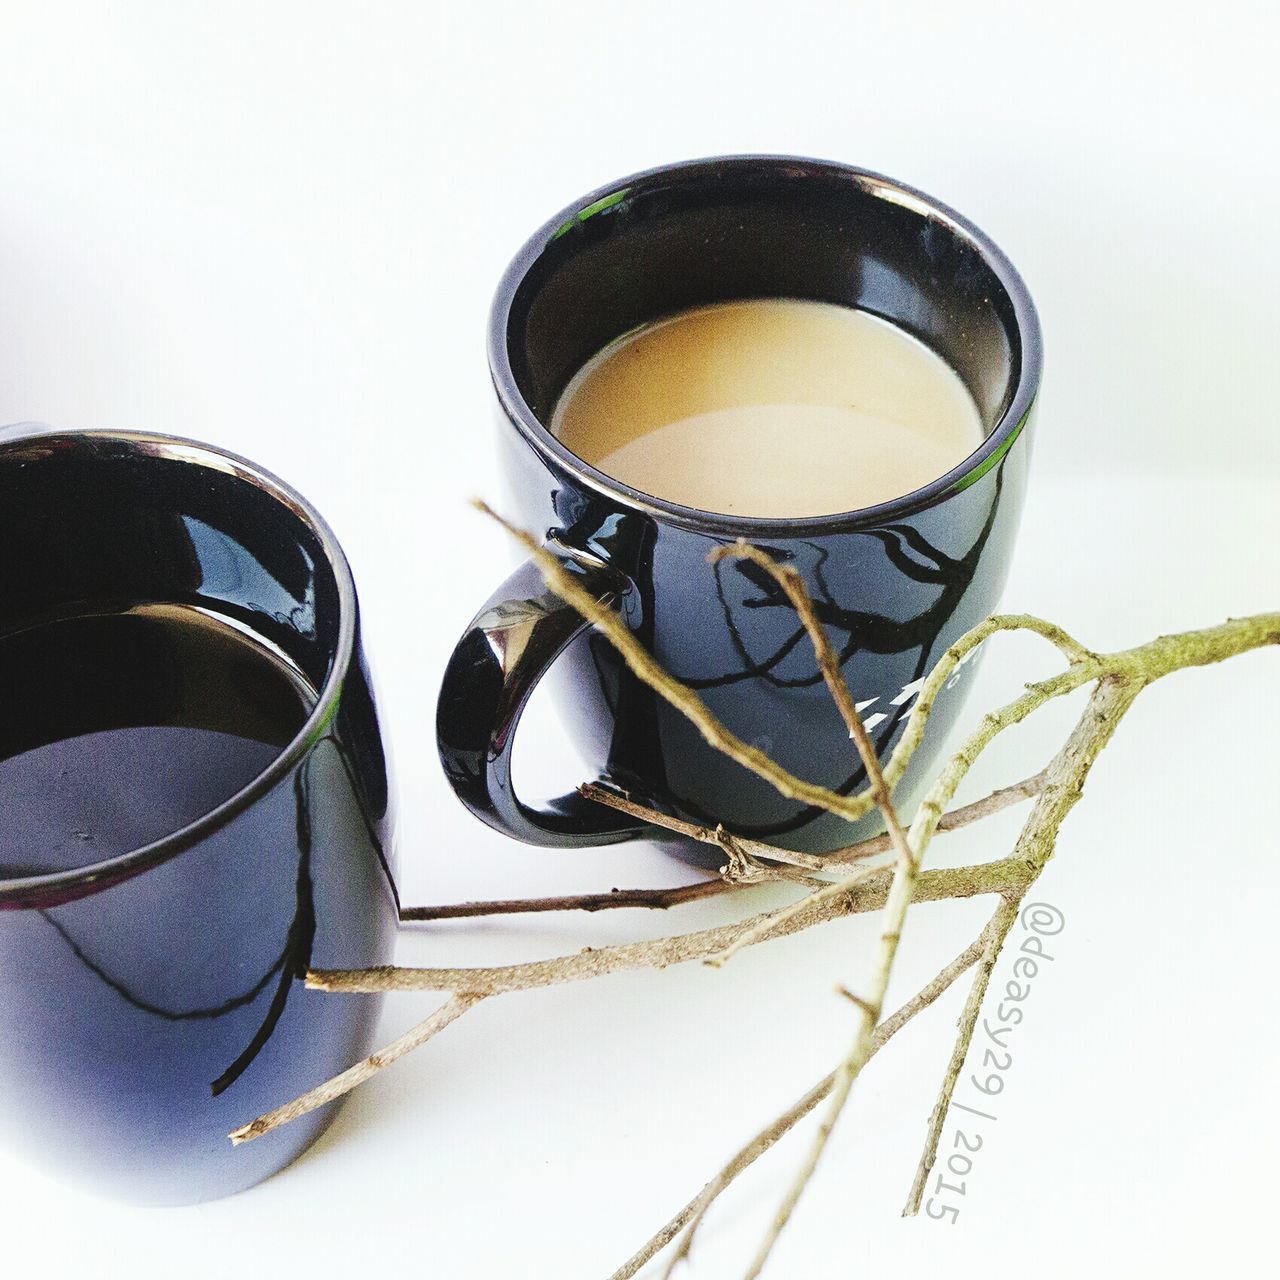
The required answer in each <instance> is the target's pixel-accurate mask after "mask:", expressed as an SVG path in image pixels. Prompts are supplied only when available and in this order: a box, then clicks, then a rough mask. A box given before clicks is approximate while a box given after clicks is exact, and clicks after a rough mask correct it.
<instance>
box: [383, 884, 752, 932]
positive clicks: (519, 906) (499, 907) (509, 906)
mask: <svg viewBox="0 0 1280 1280" xmlns="http://www.w3.org/2000/svg"><path fill="white" fill-rule="evenodd" d="M753 883H756V884H763V883H765V882H764V881H763V880H759V881H755V882H753ZM749 887H750V886H749V885H740V884H737V883H735V882H734V881H732V880H726V879H724V877H722V876H717V877H716V878H715V879H714V880H695V881H694V882H693V883H692V884H677V885H672V886H671V887H670V888H668V889H610V890H609V892H608V893H575V894H569V895H567V896H565V897H562V898H499V899H496V900H495V901H493V902H447V903H444V904H443V905H441V906H438V907H405V908H404V909H403V910H402V911H401V912H400V920H401V922H402V923H405V924H409V923H417V922H419V921H425V920H464V919H469V918H473V917H475V916H507V915H533V914H535V913H537V912H540V911H607V910H609V909H610V908H619V907H650V908H653V909H655V910H658V911H665V910H666V909H667V908H668V907H676V906H679V905H680V904H681V903H684V902H696V901H698V899H700V898H711V897H714V896H715V895H716V894H719V893H724V892H725V891H726V890H728V889H742V888H749Z"/></svg>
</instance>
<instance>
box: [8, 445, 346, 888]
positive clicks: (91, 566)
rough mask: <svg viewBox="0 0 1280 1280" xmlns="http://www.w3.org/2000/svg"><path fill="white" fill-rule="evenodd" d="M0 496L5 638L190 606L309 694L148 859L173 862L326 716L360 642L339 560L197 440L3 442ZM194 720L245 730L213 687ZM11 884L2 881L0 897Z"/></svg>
mask: <svg viewBox="0 0 1280 1280" xmlns="http://www.w3.org/2000/svg"><path fill="white" fill-rule="evenodd" d="M0 492H2V493H3V494H4V502H3V503H2V504H0V545H2V546H3V547H4V549H5V553H4V555H3V556H2V557H0V640H3V639H4V638H5V637H7V636H15V635H17V633H21V632H30V633H32V634H39V633H37V632H33V631H32V629H33V628H36V627H39V626H41V624H44V623H48V622H58V621H60V620H62V619H67V618H75V617H82V616H86V615H96V614H110V613H115V612H120V611H125V610H138V609H140V608H142V607H144V606H152V605H155V606H173V605H179V606H189V607H191V608H194V609H197V610H199V611H201V613H202V614H209V615H213V617H214V618H216V619H218V620H221V621H223V622H225V623H229V624H230V625H231V626H232V627H233V628H235V629H239V630H241V631H244V632H247V633H249V635H250V636H252V637H253V638H254V639H255V640H257V641H259V642H261V643H262V644H263V645H264V646H265V647H266V648H267V649H268V650H269V651H274V653H275V654H276V655H277V657H280V658H283V659H284V660H285V664H286V665H287V666H288V667H289V668H291V669H292V670H293V672H294V673H295V674H296V676H297V677H298V678H299V679H298V683H299V685H301V686H309V687H307V688H306V694H305V702H306V704H307V705H308V706H309V707H310V710H309V712H308V713H307V714H306V715H305V717H304V719H305V723H304V724H303V725H302V728H301V729H300V730H299V731H298V733H297V734H296V735H295V736H294V737H293V738H292V739H291V740H290V741H289V742H288V743H287V744H285V745H283V746H282V747H281V748H280V749H279V751H278V753H276V754H275V756H274V757H273V758H272V760H271V763H270V764H269V765H268V766H267V767H266V768H265V769H264V770H263V771H262V772H261V773H260V774H259V775H258V776H257V777H256V778H254V779H253V780H252V781H251V782H249V783H247V784H246V785H245V786H244V787H243V788H242V789H240V790H239V791H237V792H236V794H235V795H232V796H226V797H221V798H220V803H218V804H216V805H215V806H214V807H213V808H212V809H210V811H209V812H208V813H206V814H205V815H204V817H203V818H202V819H200V820H198V821H197V822H195V823H193V824H192V825H191V826H190V827H187V828H185V829H184V830H182V831H178V832H174V833H171V834H170V835H169V836H167V837H166V838H165V839H164V840H161V841H159V842H158V843H157V844H154V845H151V846H149V847H148V850H147V851H146V852H148V853H151V854H155V855H156V856H162V855H163V852H164V850H163V849H161V848H160V847H159V846H160V845H164V844H166V843H169V844H171V845H172V847H173V851H177V849H178V848H180V847H182V846H183V844H184V843H186V840H185V839H184V837H190V838H195V837H196V836H197V835H198V834H199V833H198V832H197V831H196V828H197V827H203V826H204V825H208V823H210V822H211V821H214V820H217V819H226V818H228V817H230V816H231V815H232V813H233V812H235V811H238V810H239V809H240V808H243V807H244V806H245V805H247V804H248V803H250V802H251V801H252V799H253V797H254V795H255V794H257V793H259V792H261V791H263V790H265V789H266V788H267V787H268V786H270V785H273V783H274V781H275V780H276V779H277V778H278V777H279V776H283V774H284V772H285V771H286V770H287V769H288V768H289V767H290V763H291V761H292V759H293V758H294V757H295V756H297V755H299V754H300V753H301V752H302V751H303V750H304V749H305V746H306V743H307V742H308V741H309V740H310V738H311V737H312V736H314V733H315V732H316V726H317V724H320V723H322V722H323V721H324V719H325V717H326V716H328V715H329V714H330V713H331V711H332V703H333V701H334V697H335V690H336V689H337V688H338V687H339V686H340V684H341V672H342V670H343V669H344V668H345V665H346V664H347V662H348V661H349V659H350V655H351V652H352V647H353V643H354V590H353V588H352V585H351V581H350V573H349V570H348V568H347V566H346V561H345V559H344V558H343V557H342V554H341V551H340V550H339V549H338V547H337V545H336V543H335V542H334V540H333V536H332V534H331V533H330V532H329V531H328V529H327V528H326V527H325V526H324V524H323V522H322V521H321V520H320V519H319V517H318V516H316V515H315V513H314V512H312V511H311V510H310V509H309V508H308V507H307V506H306V505H305V504H304V503H303V501H302V499H301V498H299V497H298V495H296V494H294V493H292V492H291V491H290V490H288V489H287V488H285V487H284V486H283V485H281V484H280V483H279V482H278V481H276V480H275V479H274V478H273V477H270V476H268V475H266V474H265V473H263V472H261V471H259V470H257V469H256V468H254V467H252V466H251V465H250V464H248V463H246V462H244V461H243V460H242V459H238V458H235V457H233V456H231V455H228V454H223V453H220V452H218V451H216V450H213V449H210V448H208V447H206V446H202V445H198V444H195V443H194V442H189V441H183V440H178V439H173V438H170V437H165V436H151V435H141V434H116V433H99V432H82V433H81V432H77V433H66V434H56V433H55V434H41V435H34V436H31V437H28V438H25V439H18V440H10V441H7V442H5V443H4V444H3V445H0ZM97 656H98V657H101V655H97ZM7 674H11V675H12V676H13V677H14V678H15V679H20V677H21V673H20V672H16V673H7ZM72 679H73V678H72V677H69V680H72ZM123 693H127V690H123ZM117 700H119V699H117ZM125 700H126V701H127V699H125ZM240 707H241V710H240V712H239V713H240V714H243V704H240ZM38 710H39V709H38V708H35V709H34V710H33V714H37V713H38ZM119 710H120V715H121V716H123V717H126V718H125V719H123V720H121V723H122V724H128V723H132V721H131V720H129V719H128V718H127V717H129V716H130V715H133V714H134V709H132V708H130V707H129V706H126V705H122V706H121V707H120V709H119ZM192 714H193V715H194V717H195V719H193V720H192V721H191V723H193V724H198V725H199V726H200V727H202V728H207V729H213V730H219V731H224V732H231V733H236V732H239V731H241V730H242V729H243V728H244V726H242V725H237V724H232V723H229V722H228V717H230V716H232V715H233V712H232V711H229V710H228V709H227V707H226V705H225V703H223V702H221V701H220V699H219V695H218V690H217V688H212V687H211V688H210V689H208V690H206V691H205V692H204V696H203V697H202V698H201V699H200V701H199V703H198V705H196V706H195V707H194V708H193V709H192ZM251 731H252V730H251V727H250V729H249V732H251ZM140 852H142V851H137V850H134V851H130V852H129V853H127V854H125V855H123V857H124V858H129V857H132V856H133V855H135V854H138V853H140ZM121 860H122V859H121V858H113V859H111V860H110V863H109V864H98V865H88V866H80V867H76V868H72V869H69V870H67V871H65V872H58V873H56V874H51V875H48V876H40V877H32V880H33V883H34V880H35V879H39V880H40V881H41V882H42V883H43V882H45V881H48V884H47V885H45V888H47V889H49V890H50V891H53V890H56V889H57V888H58V887H59V886H58V885H57V884H55V883H54V882H55V881H58V880H60V879H74V878H76V877H80V878H84V879H86V880H88V881H92V880H94V879H95V878H97V877H98V875H99V874H100V873H101V872H102V871H103V869H104V868H105V867H106V866H108V865H111V866H114V865H115V864H116V863H118V862H120V861H121ZM18 887H19V881H18V880H14V879H8V880H6V881H5V882H3V883H0V899H3V898H4V897H6V896H7V895H6V890H14V891H16V890H17V889H18ZM3 905H5V904H4V902H3V901H2V900H0V906H3Z"/></svg>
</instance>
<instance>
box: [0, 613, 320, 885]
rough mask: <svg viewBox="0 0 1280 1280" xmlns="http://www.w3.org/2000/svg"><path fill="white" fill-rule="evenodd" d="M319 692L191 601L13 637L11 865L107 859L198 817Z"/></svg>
mask: <svg viewBox="0 0 1280 1280" xmlns="http://www.w3.org/2000/svg"><path fill="white" fill-rule="evenodd" d="M313 703H314V694H313V693H312V691H311V690H310V688H309V686H307V685H306V683H305V681H304V680H303V679H302V677H301V676H300V675H299V674H298V673H297V672H296V671H294V670H293V669H292V668H291V667H289V666H288V665H287V664H286V663H285V661H284V660H283V659H282V658H280V657H278V656H277V655H276V654H275V653H274V652H273V651H271V650H269V649H267V648H266V646H265V645H262V644H259V643H258V642H257V641H256V640H254V639H252V638H250V637H249V636H247V635H246V634H244V633H243V632H241V631H240V630H238V629H236V628H234V627H233V626H231V625H230V624H229V623H226V622H223V621H221V620H220V619H217V618H214V617H212V616H210V615H209V614H207V613H204V612H202V611H200V610H197V609H194V608H190V607H187V606H184V605H143V606H138V607H136V608H135V609H132V610H127V611H125V612H121V613H103V614H91V615H81V616H72V617H65V618H60V619H56V620H53V621H49V622H43V623H41V624H39V625H37V626H34V627H31V628H28V629H26V630H22V631H18V632H16V633H14V634H11V635H7V636H4V637H3V638H0V707H3V708H4V714H3V716H0V795H3V797H4V805H3V819H2V820H0V875H7V876H17V875H38V874H43V873H46V872H52V871H64V870H70V869H72V868H74V867H78V866H83V865H86V864H89V863H94V862H101V861H103V860H105V859H107V858H112V857H115V856H117V855H118V854H122V853H127V852H129V851H130V850H132V849H136V848H139V847H141V846H142V845H145V844H149V843H150V842H151V841H153V840H159V839H161V838H162V837H164V836H167V835H169V834H171V833H172V832H174V831H176V830H178V829H179V828H181V827H183V826H186V825H187V824H188V823H191V822H194V821H195V820H196V819H197V818H200V817H202V816H203V815H204V814H206V813H208V812H209V811H210V810H211V809H215V808H217V806H218V805H220V804H221V803H222V802H223V801H224V800H228V799H230V798H231V796H233V795H234V794H235V793H236V792H237V791H239V790H240V789H241V788H242V787H244V786H246V785H248V783H250V782H252V781H253V779H254V778H255V777H257V775H258V774H259V773H261V772H262V770H263V769H265V768H266V767H267V766H268V765H269V764H270V763H271V762H272V760H274V759H275V757H276V756H278V755H279V754H280V751H281V748H282V747H284V746H285V745H286V744H287V743H288V742H289V741H290V739H292V738H293V736H294V735H295V734H296V733H297V732H298V731H299V730H300V729H301V728H302V725H303V723H304V722H305V721H306V718H307V715H308V713H309V711H310V708H311V706H312V705H313ZM265 852H266V851H264V855H265Z"/></svg>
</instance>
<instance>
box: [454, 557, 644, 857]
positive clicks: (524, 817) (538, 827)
mask: <svg viewBox="0 0 1280 1280" xmlns="http://www.w3.org/2000/svg"><path fill="white" fill-rule="evenodd" d="M547 550H548V551H550V552H552V553H553V554H554V555H556V556H558V558H559V559H560V561H561V563H562V564H563V566H564V567H565V569H567V570H568V571H569V572H570V573H572V574H574V575H575V576H577V577H578V578H580V580H581V581H582V585H583V586H584V587H586V588H587V590H589V591H590V592H591V593H592V594H593V595H594V596H595V597H596V598H597V599H598V600H600V601H601V602H602V603H607V604H609V605H611V606H612V607H614V608H617V607H619V606H620V604H621V602H622V600H623V598H624V597H625V596H626V594H627V591H628V589H629V585H630V584H629V583H628V582H627V581H626V579H625V578H623V577H622V575H621V574H619V573H617V572H616V571H615V570H612V569H609V568H607V567H605V566H603V565H600V564H596V563H592V562H587V561H585V560H583V559H581V558H579V556H578V555H576V554H570V553H568V552H567V551H566V550H564V549H563V548H559V547H557V546H556V545H555V544H554V543H548V544H547ZM590 625H591V624H590V623H589V622H587V621H586V620H585V619H584V618H583V617H582V616H581V614H579V613H578V612H577V611H576V610H575V609H574V608H573V607H572V606H571V605H568V604H566V603H565V602H564V601H563V600H561V599H560V597H559V596H557V595H555V594H553V593H552V592H551V591H550V590H549V589H548V588H547V587H546V585H545V584H544V583H543V580H542V576H541V574H540V573H539V572H538V568H537V566H536V565H535V564H534V563H533V561H532V560H529V561H526V562H525V563H524V564H523V565H521V566H520V568H518V569H517V570H516V571H515V572H514V573H513V574H512V575H511V576H510V577H509V578H508V579H507V580H506V582H504V583H503V584H502V586H501V587H499V588H498V590H497V591H495V592H494V594H493V595H492V596H491V597H490V598H489V600H488V602H487V603H486V604H485V606H484V607H483V608H482V609H481V610H480V612H479V613H477V614H476V616H475V617H474V618H473V619H472V621H471V624H470V626H468V627H467V629H466V631H465V632H463V635H462V639H460V640H459V641H458V643H457V645H456V646H455V648H454V650H453V655H452V657H450V659H449V665H448V666H447V667H446V668H445V673H444V680H443V683H442V684H441V687H440V698H439V701H438V703H437V704H436V745H437V747H438V749H439V752H440V762H441V764H443V766H444V771H445V776H446V777H447V778H448V779H449V782H450V783H451V785H452V786H453V789H454V791H455V793H456V794H457V796H458V799H459V800H461V801H462V803H463V804H465V805H466V806H467V808H468V809H470V810H471V812H472V813H474V814H475V815H476V817H477V818H479V819H480V820H481V821H482V822H486V823H488V825H489V826H491V827H493V828H494V830H496V831H501V832H502V833H503V834H504V835H508V836H511V837H513V838H514V839H516V840H522V841H524V842H525V843H526V844H533V845H542V846H546V847H554V846H559V847H562V848H563V847H566V846H570V847H586V846H591V845H602V844H617V843H619V842H620V841H623V840H635V839H639V838H641V837H644V836H647V835H651V834H653V830H654V829H653V828H652V827H651V826H649V824H647V823H644V822H641V821H639V820H637V819H635V818H632V817H629V816H628V815H627V814H624V813H619V812H618V811H617V810H616V809H610V808H607V807H606V806H604V805H600V804H595V803H593V802H591V801H589V800H586V799H584V798H583V797H582V796H581V795H579V794H578V792H576V791H571V792H569V793H568V794H567V795H563V796H560V797H559V798H558V799H555V800H551V801H549V802H547V804H546V806H545V807H544V808H541V809H533V808H531V807H530V806H528V805H526V804H525V803H524V802H523V801H522V800H521V799H520V797H519V796H517V795H516V793H515V789H514V787H513V786H512V784H511V752H512V747H513V745H514V742H515V735H516V729H517V727H518V726H519V724H520V716H521V713H522V712H523V711H524V708H525V705H526V704H527V703H528V701H529V696H530V694H532V693H533V690H534V687H535V686H536V685H537V683H538V681H539V680H541V679H542V677H543V676H544V675H545V674H546V673H547V671H548V670H550V668H551V664H552V663H553V662H555V660H556V659H557V658H558V657H559V656H560V654H561V653H563V652H564V650H565V649H566V648H567V647H568V646H569V644H570V643H571V642H572V641H573V640H574V639H576V638H577V637H578V636H580V635H581V634H582V633H583V632H584V631H586V630H588V628H589V627H590Z"/></svg>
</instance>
